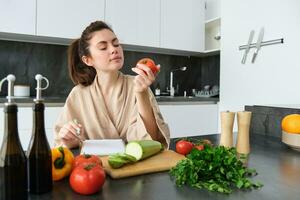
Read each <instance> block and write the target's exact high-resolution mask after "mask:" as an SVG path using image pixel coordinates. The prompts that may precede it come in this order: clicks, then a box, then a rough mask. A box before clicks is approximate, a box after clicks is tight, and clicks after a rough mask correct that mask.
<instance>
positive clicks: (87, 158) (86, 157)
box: [73, 154, 102, 169]
mask: <svg viewBox="0 0 300 200" xmlns="http://www.w3.org/2000/svg"><path fill="white" fill-rule="evenodd" d="M92 163H95V164H98V165H100V166H101V167H102V161H101V159H100V158H99V157H98V156H95V155H90V154H81V155H79V156H76V157H75V160H74V165H73V169H75V168H76V167H78V166H79V165H82V164H83V165H86V164H92Z"/></svg>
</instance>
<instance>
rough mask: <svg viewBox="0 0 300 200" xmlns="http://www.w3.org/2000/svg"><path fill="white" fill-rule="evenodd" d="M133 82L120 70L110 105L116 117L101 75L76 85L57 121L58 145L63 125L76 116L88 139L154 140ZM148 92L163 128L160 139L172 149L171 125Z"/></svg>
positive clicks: (56, 141)
mask: <svg viewBox="0 0 300 200" xmlns="http://www.w3.org/2000/svg"><path fill="white" fill-rule="evenodd" d="M133 81H134V76H129V75H124V74H122V73H121V72H120V73H119V77H118V82H117V85H116V87H115V88H114V91H113V95H112V98H111V99H109V100H108V101H109V102H108V105H107V107H108V109H109V110H110V113H111V115H112V116H110V114H109V112H108V111H107V108H106V105H105V103H104V98H103V95H102V92H101V90H100V86H99V82H98V76H96V77H95V80H94V82H93V83H92V84H91V85H89V86H86V87H84V86H82V85H77V86H75V87H74V88H73V89H72V91H71V92H70V94H69V96H68V98H67V100H66V103H65V105H64V108H63V111H62V113H61V114H60V116H59V118H58V120H57V122H56V124H55V127H54V132H55V137H54V139H55V145H56V146H57V145H61V140H60V138H59V137H58V133H59V130H60V129H61V127H62V126H63V125H64V124H66V123H67V122H69V121H71V120H73V119H75V118H76V119H77V120H78V121H79V123H80V124H82V125H83V129H84V131H83V136H84V138H85V139H119V138H121V139H123V141H125V142H128V141H132V140H146V139H151V136H150V135H149V133H147V130H146V128H145V125H144V122H143V120H142V118H141V117H140V115H139V113H138V107H137V102H136V98H135V92H134V83H133ZM148 93H149V98H150V102H151V106H152V108H153V113H154V116H155V119H156V124H157V126H158V129H159V141H160V142H161V143H163V144H164V145H165V147H167V148H168V147H169V142H170V131H169V127H168V125H167V124H166V123H165V122H164V120H163V117H162V115H161V113H160V110H159V107H158V105H157V102H156V100H155V97H154V95H153V93H152V92H151V90H150V89H148Z"/></svg>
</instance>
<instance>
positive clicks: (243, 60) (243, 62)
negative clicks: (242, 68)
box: [242, 50, 248, 64]
mask: <svg viewBox="0 0 300 200" xmlns="http://www.w3.org/2000/svg"><path fill="white" fill-rule="evenodd" d="M247 54H248V52H247V50H246V51H245V53H244V55H243V59H242V64H245V62H246V59H247Z"/></svg>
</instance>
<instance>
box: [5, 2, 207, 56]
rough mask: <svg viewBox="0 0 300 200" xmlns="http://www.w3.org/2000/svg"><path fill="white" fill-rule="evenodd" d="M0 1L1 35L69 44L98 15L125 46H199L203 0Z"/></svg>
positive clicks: (182, 49)
mask: <svg viewBox="0 0 300 200" xmlns="http://www.w3.org/2000/svg"><path fill="white" fill-rule="evenodd" d="M0 5H1V7H0V38H2V39H5V38H7V39H15V40H21V41H30V42H35V41H36V42H46V43H56V44H69V42H70V40H69V39H74V38H79V37H80V35H81V33H82V31H83V30H84V28H85V27H87V26H88V25H89V24H90V23H91V22H93V21H96V20H104V21H106V22H107V23H108V24H109V25H111V26H112V28H113V30H114V31H115V33H116V35H117V36H118V38H119V39H120V41H121V43H122V44H125V45H124V46H125V49H127V50H128V49H130V50H138V51H147V52H153V51H155V52H160V53H170V52H173V53H175V54H179V55H183V54H184V55H191V54H192V53H193V54H195V53H196V54H197V53H198V52H203V51H204V49H205V30H204V29H205V23H204V22H205V1H204V0H185V1H182V0H89V1H88V3H87V2H86V1H83V0H64V1H60V0H27V1H17V0H0ZM11 33H20V34H22V35H19V34H11ZM24 34H26V35H24ZM36 36H42V37H36ZM14 37H15V38H14ZM17 37H18V38H17ZM126 45H127V46H126Z"/></svg>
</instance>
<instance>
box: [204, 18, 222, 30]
mask: <svg viewBox="0 0 300 200" xmlns="http://www.w3.org/2000/svg"><path fill="white" fill-rule="evenodd" d="M220 25H221V18H220V17H217V18H214V19H210V20H206V21H205V28H212V27H216V26H220Z"/></svg>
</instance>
